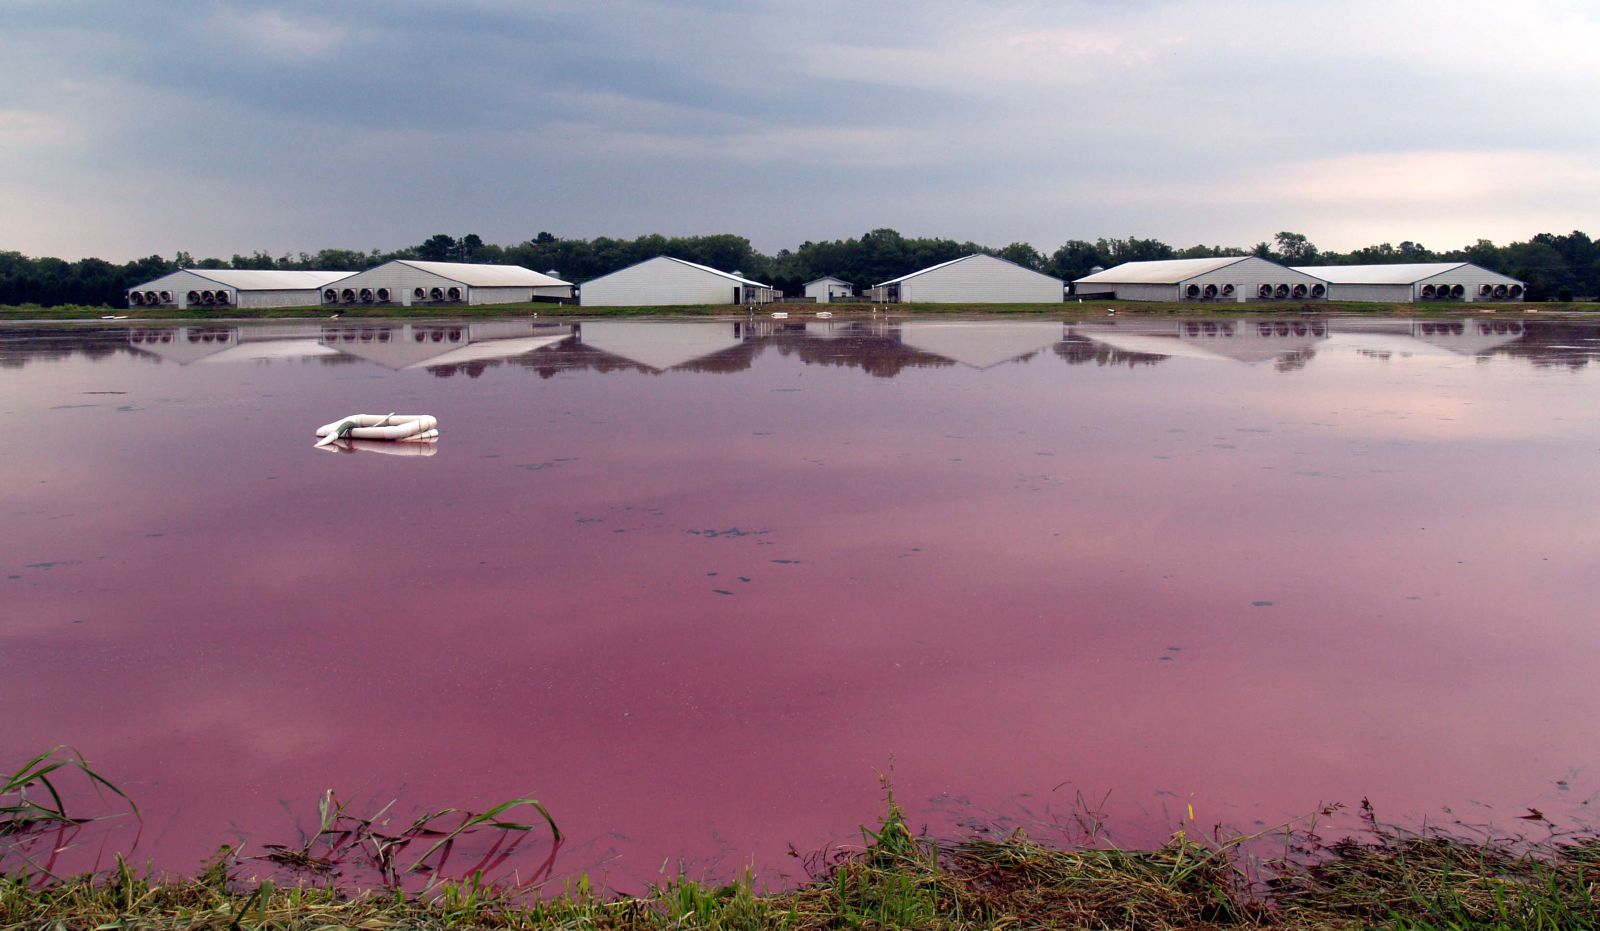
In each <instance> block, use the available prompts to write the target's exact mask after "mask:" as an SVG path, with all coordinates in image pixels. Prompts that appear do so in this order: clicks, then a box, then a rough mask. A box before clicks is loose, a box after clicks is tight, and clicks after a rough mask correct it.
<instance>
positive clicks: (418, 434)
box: [317, 414, 439, 446]
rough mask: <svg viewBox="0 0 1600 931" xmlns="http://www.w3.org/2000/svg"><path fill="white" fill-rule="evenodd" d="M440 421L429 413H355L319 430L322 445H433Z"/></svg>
mask: <svg viewBox="0 0 1600 931" xmlns="http://www.w3.org/2000/svg"><path fill="white" fill-rule="evenodd" d="M438 426H439V421H438V419H437V418H435V417H432V416H430V415H428V414H351V415H350V416H348V417H341V418H340V419H338V420H335V421H334V422H333V423H329V424H323V425H322V426H320V427H318V428H317V436H319V437H322V439H321V440H319V441H318V442H317V445H318V446H327V445H328V444H330V443H332V442H333V441H334V440H341V439H353V440H388V441H390V442H406V443H429V442H432V441H434V440H437V439H438V438H439V430H438Z"/></svg>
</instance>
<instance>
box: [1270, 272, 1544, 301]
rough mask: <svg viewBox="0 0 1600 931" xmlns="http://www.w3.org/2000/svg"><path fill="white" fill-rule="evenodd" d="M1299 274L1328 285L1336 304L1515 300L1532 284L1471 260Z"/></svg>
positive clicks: (1329, 293) (1330, 294)
mask: <svg viewBox="0 0 1600 931" xmlns="http://www.w3.org/2000/svg"><path fill="white" fill-rule="evenodd" d="M1295 270H1296V271H1301V272H1304V273H1306V274H1308V275H1315V276H1316V277H1318V278H1321V279H1322V280H1324V281H1326V282H1328V297H1329V298H1330V299H1332V300H1335V301H1383V302H1386V303H1394V304H1409V303H1411V302H1413V301H1515V300H1520V299H1521V298H1522V296H1523V295H1524V294H1525V293H1527V285H1526V283H1524V282H1521V281H1518V280H1517V279H1515V278H1511V277H1508V276H1506V275H1502V274H1500V273H1499V272H1492V271H1489V270H1488V269H1487V268H1482V267H1480V266H1477V265H1474V264H1472V263H1471V262H1412V263H1406V264H1401V265H1298V266H1295Z"/></svg>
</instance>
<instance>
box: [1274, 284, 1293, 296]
mask: <svg viewBox="0 0 1600 931" xmlns="http://www.w3.org/2000/svg"><path fill="white" fill-rule="evenodd" d="M1272 296H1273V297H1276V298H1279V299H1282V298H1286V297H1288V296H1289V286H1288V285H1286V284H1280V285H1278V286H1277V287H1276V288H1273V289H1272Z"/></svg>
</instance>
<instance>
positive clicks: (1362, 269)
mask: <svg viewBox="0 0 1600 931" xmlns="http://www.w3.org/2000/svg"><path fill="white" fill-rule="evenodd" d="M1462 268H1476V269H1478V270H1479V271H1484V272H1489V274H1491V275H1499V274H1500V273H1499V272H1490V271H1489V270H1488V269H1486V268H1483V267H1481V266H1478V265H1473V264H1472V263H1471V262H1406V263H1401V264H1395V265H1297V266H1295V271H1297V272H1305V273H1306V274H1307V275H1315V276H1317V277H1318V278H1321V279H1322V280H1323V281H1327V282H1331V283H1333V284H1416V283H1417V282H1419V281H1423V280H1425V279H1428V278H1433V277H1435V276H1438V275H1442V274H1444V273H1445V272H1453V271H1456V270H1458V269H1462ZM1500 277H1502V278H1505V279H1506V281H1508V282H1510V281H1516V279H1515V278H1510V277H1507V276H1505V275H1500ZM1519 283H1520V282H1519Z"/></svg>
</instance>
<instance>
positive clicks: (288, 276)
mask: <svg viewBox="0 0 1600 931" xmlns="http://www.w3.org/2000/svg"><path fill="white" fill-rule="evenodd" d="M350 274H351V273H350V272H303V271H278V270H276V269H254V268H185V269H182V270H180V271H175V272H173V273H172V274H170V275H162V276H161V277H160V278H157V279H155V280H154V281H147V282H145V283H144V284H141V285H138V286H137V287H133V288H129V289H128V293H127V298H128V306H129V307H176V308H180V309H182V308H188V307H212V308H216V309H218V310H222V309H225V308H228V307H244V308H252V307H315V306H317V304H319V303H321V300H322V298H321V294H322V289H323V288H325V287H327V286H328V285H330V284H332V283H333V282H336V281H340V280H342V279H345V278H348V277H350Z"/></svg>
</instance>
